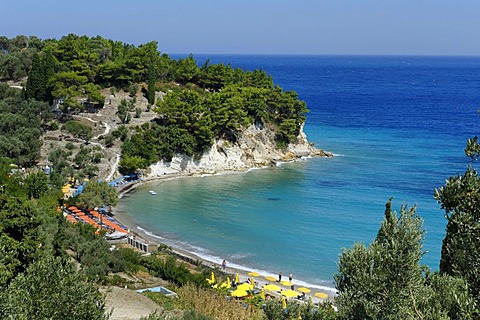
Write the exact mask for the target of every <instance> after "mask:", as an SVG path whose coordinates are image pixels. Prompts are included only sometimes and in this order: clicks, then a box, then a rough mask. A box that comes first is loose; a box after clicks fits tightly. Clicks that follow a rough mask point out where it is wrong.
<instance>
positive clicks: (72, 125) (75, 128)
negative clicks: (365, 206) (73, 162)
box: [62, 120, 93, 142]
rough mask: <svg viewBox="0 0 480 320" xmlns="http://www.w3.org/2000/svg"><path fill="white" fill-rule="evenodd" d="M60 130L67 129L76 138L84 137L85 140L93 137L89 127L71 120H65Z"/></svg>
mask: <svg viewBox="0 0 480 320" xmlns="http://www.w3.org/2000/svg"><path fill="white" fill-rule="evenodd" d="M62 130H64V131H67V132H68V133H70V134H71V135H73V136H74V137H76V138H80V139H84V140H85V141H87V142H88V141H89V140H90V139H91V138H92V137H93V132H92V128H91V127H89V126H87V125H85V124H82V123H80V122H77V121H73V120H70V121H67V122H66V123H65V124H64V125H63V127H62Z"/></svg>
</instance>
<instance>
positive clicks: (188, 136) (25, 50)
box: [0, 34, 308, 171]
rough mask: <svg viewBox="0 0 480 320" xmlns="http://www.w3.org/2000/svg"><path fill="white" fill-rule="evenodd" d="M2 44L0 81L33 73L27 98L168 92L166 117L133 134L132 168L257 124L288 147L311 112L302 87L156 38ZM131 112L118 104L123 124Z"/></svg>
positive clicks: (75, 101)
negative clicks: (168, 48)
mask: <svg viewBox="0 0 480 320" xmlns="http://www.w3.org/2000/svg"><path fill="white" fill-rule="evenodd" d="M0 44H1V50H0V80H2V79H3V80H20V79H23V78H24V77H25V76H26V75H28V80H27V82H26V87H25V91H24V95H25V97H26V98H27V99H35V100H37V101H47V102H49V103H50V104H51V103H53V102H54V101H55V102H56V103H57V102H59V103H60V104H59V105H58V106H59V107H60V108H61V109H62V110H64V111H69V112H75V111H76V110H79V109H85V108H89V109H90V108H99V107H102V106H103V104H104V103H105V98H104V97H103V96H102V94H101V93H100V89H101V88H107V87H117V88H123V89H125V90H132V88H135V86H137V88H138V84H141V88H142V90H143V92H144V94H145V96H146V98H147V99H148V102H149V103H150V104H151V105H155V92H156V91H159V90H161V91H163V92H165V93H167V94H166V95H165V97H164V98H163V99H158V100H157V105H158V108H157V109H156V110H157V111H158V113H159V119H158V120H157V121H155V122H152V123H151V124H149V125H145V126H142V127H141V128H138V132H137V133H135V134H134V135H133V136H132V137H131V138H128V139H126V141H125V145H124V147H123V148H122V151H123V161H122V165H124V169H125V171H132V168H131V167H132V165H134V166H137V167H140V168H144V167H146V166H148V165H150V164H151V163H153V162H156V161H158V160H159V159H163V160H167V161H168V160H170V159H171V158H172V155H173V154H174V153H177V152H178V153H184V154H187V155H190V156H193V155H196V156H199V155H201V154H202V153H203V152H204V151H206V150H207V149H208V148H209V147H211V145H212V144H213V141H214V139H215V138H225V139H228V140H230V141H233V142H234V141H236V139H237V138H238V134H239V132H240V131H241V130H242V129H243V128H245V127H247V126H250V125H252V124H255V125H257V126H261V127H263V126H267V127H269V128H270V129H272V130H274V132H275V133H276V140H277V143H278V146H279V147H280V148H285V147H286V146H287V144H288V143H290V142H295V141H296V138H297V136H298V133H299V131H300V128H301V125H302V124H303V123H304V122H305V113H306V112H307V111H308V110H307V109H306V106H305V103H304V102H303V101H300V100H299V99H298V97H297V95H296V93H295V92H290V91H286V92H285V91H283V90H282V89H281V88H280V87H278V86H276V85H274V84H273V81H272V79H271V77H270V76H268V75H267V74H266V73H265V72H263V71H259V70H256V71H247V72H246V71H243V70H241V69H234V68H232V67H231V66H230V65H223V64H215V65H211V64H210V63H209V62H208V61H207V62H205V63H204V64H203V65H202V66H201V67H200V66H198V64H197V62H196V61H195V59H194V58H193V56H189V57H188V58H185V59H179V60H178V61H176V60H172V59H170V57H169V56H168V55H166V54H162V53H160V52H159V51H158V50H157V43H156V42H149V43H146V44H144V45H140V46H138V47H136V46H133V45H129V44H125V43H122V42H119V41H113V40H108V39H104V38H102V37H99V36H97V37H92V38H89V37H86V36H76V35H73V34H70V35H68V36H65V37H62V38H61V39H60V40H55V39H47V40H40V39H38V38H36V37H24V36H19V37H16V38H13V39H8V38H5V37H2V38H1V39H0ZM20 60H21V61H22V62H23V63H21V64H20V63H19V61H20ZM133 91H134V93H136V89H133ZM128 111H130V110H128V108H127V106H126V105H122V108H120V107H119V110H118V115H119V117H120V119H121V120H122V122H123V123H128V122H129V121H130V118H131V114H130V112H128ZM139 112H141V111H140V110H136V115H137V116H138V114H139ZM77 129H78V128H77ZM82 134H87V137H86V140H87V141H88V138H89V137H90V138H91V136H88V133H82Z"/></svg>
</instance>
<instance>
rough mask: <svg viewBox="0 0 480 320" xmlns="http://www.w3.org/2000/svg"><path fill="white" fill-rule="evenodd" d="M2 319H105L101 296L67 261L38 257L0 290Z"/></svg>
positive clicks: (0, 314) (50, 257)
mask: <svg viewBox="0 0 480 320" xmlns="http://www.w3.org/2000/svg"><path fill="white" fill-rule="evenodd" d="M0 317H1V318H2V319H20V320H21V319H25V320H26V319H58V320H60V319H85V320H87V319H88V320H95V319H105V314H104V298H103V297H102V295H101V294H100V293H99V292H98V290H97V289H96V288H95V286H94V285H93V284H90V283H88V282H85V281H84V280H83V279H82V277H81V276H80V274H78V273H77V272H76V271H75V268H74V267H73V265H72V264H71V263H70V262H67V261H64V260H63V259H62V258H58V257H57V258H55V257H53V256H50V255H48V254H47V255H46V256H45V257H41V258H39V259H38V260H36V261H35V262H34V263H33V264H32V265H30V266H29V267H28V268H27V270H26V272H25V273H24V274H20V275H19V276H17V277H15V279H14V280H13V281H12V282H11V283H10V285H9V286H8V287H7V288H6V290H1V291H0Z"/></svg>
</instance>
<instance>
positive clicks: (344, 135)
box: [120, 56, 480, 287]
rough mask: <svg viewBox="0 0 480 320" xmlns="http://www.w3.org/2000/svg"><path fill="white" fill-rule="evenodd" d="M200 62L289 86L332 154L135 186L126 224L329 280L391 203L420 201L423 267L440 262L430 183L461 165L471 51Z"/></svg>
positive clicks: (475, 63)
mask: <svg viewBox="0 0 480 320" xmlns="http://www.w3.org/2000/svg"><path fill="white" fill-rule="evenodd" d="M205 58H207V57H203V56H202V57H199V60H201V59H205ZM209 58H210V60H211V62H212V63H215V62H227V63H228V62H230V63H231V64H232V65H233V66H239V67H243V68H247V69H254V68H263V69H265V70H266V71H267V72H268V73H270V74H271V75H272V76H273V77H274V80H275V82H276V83H279V84H280V86H282V87H283V88H284V89H290V90H296V91H297V92H298V93H299V96H300V98H301V99H303V100H305V101H306V102H307V106H308V107H309V109H310V110H311V112H310V114H309V115H308V120H307V124H306V127H305V131H306V133H307V136H308V138H309V140H310V141H312V142H315V144H316V146H317V147H319V148H322V149H325V150H329V151H331V152H333V153H334V154H335V155H336V156H335V157H334V158H330V159H327V158H316V159H308V160H304V161H300V162H296V163H288V164H283V165H280V166H278V167H274V168H268V169H260V170H252V171H250V172H247V173H243V174H231V175H221V176H207V177H197V178H183V179H177V180H172V181H164V182H161V183H157V184H153V185H148V186H142V187H140V188H139V189H138V191H137V192H135V193H133V194H130V195H128V196H127V197H126V198H125V199H124V200H123V201H122V202H121V205H120V208H121V209H122V210H125V211H126V213H124V214H123V216H122V217H123V218H124V219H125V220H127V221H128V222H129V224H130V225H132V226H133V225H134V226H138V228H141V229H142V230H146V231H148V232H149V233H150V234H152V235H155V236H157V237H159V239H161V240H162V241H163V242H166V243H167V244H170V245H173V246H181V247H183V248H184V249H186V250H188V251H191V252H193V253H196V254H197V255H200V256H201V257H203V258H205V259H207V260H211V261H215V262H217V263H220V262H221V261H222V260H223V259H226V260H227V261H228V263H229V265H230V266H236V267H240V268H243V269H246V270H258V271H261V272H262V273H264V274H265V273H272V274H276V273H278V272H282V273H283V274H289V273H293V274H294V279H296V280H297V283H298V284H302V283H306V284H309V285H315V286H319V287H323V286H327V287H332V286H333V282H332V279H333V274H334V273H335V272H336V262H337V260H338V256H339V254H340V253H341V251H342V248H348V247H350V246H351V245H352V244H353V243H354V242H355V241H361V242H365V243H369V242H370V241H372V240H373V239H374V237H375V235H376V232H377V230H378V227H379V224H380V222H381V220H382V218H383V212H384V205H385V203H386V201H387V200H388V199H389V198H390V197H393V198H394V200H393V203H394V208H395V209H396V210H399V208H400V206H401V205H402V204H407V203H408V204H409V205H417V212H418V213H419V214H420V215H421V216H422V217H423V219H424V220H425V223H424V227H425V229H426V231H427V234H426V239H425V245H424V250H425V251H426V254H425V256H424V258H423V263H425V264H427V265H429V266H430V267H431V268H432V269H437V268H438V263H439V259H440V249H441V241H442V239H443V237H444V230H445V224H446V222H445V219H444V217H443V212H442V211H441V210H440V208H439V205H438V204H436V203H435V200H434V199H433V190H434V188H437V187H440V186H441V185H442V184H443V183H444V181H445V179H447V178H448V177H449V176H451V175H455V174H460V173H462V172H463V171H464V170H465V168H466V165H467V163H468V162H467V159H466V158H465V156H464V155H463V148H464V146H465V140H466V139H467V138H468V137H470V136H472V135H474V134H475V133H477V132H478V131H477V130H478V128H479V124H480V117H479V116H477V114H476V109H477V108H478V105H479V101H480V81H479V79H480V77H479V75H480V58H445V57H437V58H429V57H314V56H311V57H310V56H300V57H294V56H210V57H209ZM149 190H155V191H156V192H157V195H156V196H152V195H150V194H149V193H148V191H149ZM139 230H140V229H139Z"/></svg>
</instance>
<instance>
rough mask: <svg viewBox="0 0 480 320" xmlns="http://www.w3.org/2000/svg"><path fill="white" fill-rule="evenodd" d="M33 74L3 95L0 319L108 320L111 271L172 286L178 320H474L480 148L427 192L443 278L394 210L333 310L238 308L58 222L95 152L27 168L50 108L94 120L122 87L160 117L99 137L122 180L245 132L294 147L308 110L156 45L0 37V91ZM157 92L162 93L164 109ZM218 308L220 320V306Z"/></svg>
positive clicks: (352, 263) (256, 83) (411, 218)
mask: <svg viewBox="0 0 480 320" xmlns="http://www.w3.org/2000/svg"><path fill="white" fill-rule="evenodd" d="M27 76H28V79H27V80H26V82H25V89H24V90H20V89H18V88H11V87H9V86H8V85H5V84H0V318H2V319H8V318H10V319H67V318H72V319H104V318H105V313H104V312H105V310H104V309H105V305H104V300H103V297H102V295H101V294H100V293H99V291H98V284H120V285H122V286H123V285H125V284H128V280H126V279H125V278H122V277H120V276H118V275H113V276H112V273H116V272H126V273H128V274H130V275H135V274H136V273H137V272H138V271H140V270H141V271H143V272H149V273H151V274H153V275H156V276H159V277H162V278H164V279H166V280H169V281H170V282H171V283H172V285H174V286H177V288H176V289H177V292H178V293H179V294H180V295H181V298H180V299H179V300H178V301H177V302H176V303H178V304H176V305H175V306H174V307H177V308H181V309H185V310H193V311H191V312H186V313H185V314H184V315H183V317H182V316H181V317H180V318H183V319H211V318H215V317H217V318H222V317H225V318H228V319H236V318H235V316H234V315H239V317H238V319H245V318H249V319H254V318H257V319H258V318H264V319H298V318H299V316H300V317H301V318H302V319H379V320H380V319H479V318H480V314H479V306H480V268H479V266H480V251H479V250H480V249H479V248H480V224H479V219H480V209H479V208H480V206H479V199H480V177H479V176H478V172H477V170H476V169H475V161H476V160H477V159H478V157H479V155H480V143H479V142H478V138H477V137H475V138H472V139H469V140H468V142H467V147H466V149H465V153H466V155H467V156H468V157H470V158H471V160H472V162H471V164H470V165H469V166H468V167H467V169H466V172H465V173H464V174H463V175H459V176H454V177H451V178H449V179H448V180H447V181H446V183H445V185H444V186H441V187H439V188H438V189H436V190H435V192H434V197H435V199H436V200H437V201H438V203H439V205H440V206H441V208H442V209H444V210H445V217H446V219H447V226H446V231H447V232H446V237H445V239H444V241H443V246H442V257H441V261H440V270H439V272H431V271H430V270H428V268H427V267H426V266H423V265H421V257H422V255H423V251H422V244H423V236H424V232H425V230H423V227H422V221H421V219H420V218H419V217H418V216H417V215H416V208H415V207H408V206H402V207H401V208H400V211H399V212H398V213H397V212H395V211H393V210H392V204H391V201H389V202H388V203H387V205H386V210H385V219H384V221H383V222H382V224H381V226H380V229H379V232H378V234H377V237H376V239H375V240H374V241H373V242H372V243H370V244H369V245H365V244H355V245H354V246H353V247H352V248H350V249H345V250H344V251H343V253H342V254H341V256H340V258H339V267H338V273H337V274H336V275H335V283H336V286H337V289H338V291H339V296H338V297H337V298H336V300H335V304H336V305H337V307H338V312H333V311H332V309H331V308H330V305H328V304H326V305H324V306H320V308H316V307H315V308H314V307H313V306H312V305H310V304H306V305H296V304H290V305H289V307H288V310H284V309H283V308H282V306H281V304H280V303H279V302H278V301H277V302H274V301H272V302H268V303H265V306H264V307H263V310H261V309H260V308H259V307H260V306H259V305H260V303H259V300H258V299H255V298H254V299H252V300H251V301H250V300H249V301H247V302H248V306H249V307H248V308H246V309H245V308H244V307H243V306H241V308H238V305H237V304H228V302H227V301H226V300H225V299H224V295H223V294H222V292H220V293H218V292H213V291H212V290H211V289H209V288H206V287H205V282H204V281H203V280H204V279H205V277H206V276H207V275H206V274H205V270H201V269H198V270H195V272H191V271H190V270H189V269H188V268H186V267H185V265H183V264H179V263H178V262H176V261H175V259H173V258H168V257H166V256H165V255H164V254H159V255H154V256H153V257H140V255H139V254H138V253H136V252H133V251H132V250H129V249H120V250H113V251H110V250H109V244H108V243H107V242H106V241H105V240H104V239H103V238H102V235H101V234H100V235H97V234H95V232H94V231H95V230H93V229H92V228H91V227H89V226H84V225H81V224H76V225H71V224H69V223H67V222H66V221H65V219H64V218H63V217H62V215H61V214H59V212H58V211H57V208H58V207H59V206H60V205H62V204H63V199H62V194H61V192H60V191H59V189H58V187H59V186H61V185H63V184H64V183H65V182H66V178H67V177H74V178H78V179H81V178H84V177H91V176H94V175H95V171H96V170H95V163H98V162H99V161H101V158H102V156H101V148H100V147H89V146H87V145H82V146H81V147H79V148H78V149H77V150H75V151H76V152H75V154H74V153H73V150H74V149H76V148H77V147H76V146H75V145H73V144H67V147H66V148H65V149H55V148H53V151H52V152H51V153H50V154H49V158H48V160H49V162H50V163H51V164H52V169H53V170H52V172H51V174H50V175H48V176H47V175H45V174H44V173H43V172H42V171H37V170H35V169H34V167H33V164H35V163H36V161H38V158H39V153H40V147H41V137H42V134H43V133H44V132H45V131H46V130H57V129H59V127H60V126H58V125H57V126H56V125H55V124H56V122H52V119H53V114H54V113H52V112H51V109H50V108H49V104H52V103H54V102H59V101H60V102H61V103H60V104H59V105H57V104H55V103H54V106H59V107H60V109H62V110H63V111H64V112H75V111H77V110H79V109H85V108H89V109H96V108H100V107H102V105H103V104H104V97H103V96H102V95H101V94H100V89H102V88H108V87H110V88H111V87H112V86H115V87H117V88H123V89H125V90H127V91H129V92H131V97H132V101H133V99H134V97H135V95H136V93H137V92H138V90H142V91H143V93H144V94H145V96H146V98H147V99H148V101H149V103H150V104H151V107H152V108H156V111H157V112H158V118H157V119H156V120H155V121H153V122H151V123H146V124H144V125H142V126H140V127H137V128H135V130H134V131H135V132H134V133H133V134H131V133H129V130H128V128H127V127H126V126H121V127H120V128H119V129H117V130H115V131H113V132H112V133H111V134H110V135H109V136H108V137H105V144H106V145H107V146H108V145H109V144H110V143H113V142H114V141H115V139H120V140H121V141H123V142H124V144H123V148H122V150H123V159H122V165H123V167H124V169H125V170H126V171H133V170H135V169H136V168H141V167H145V166H147V165H148V164H150V163H152V162H155V161H157V160H158V159H165V160H169V159H171V157H172V156H173V154H174V153H176V152H183V153H186V154H188V155H192V156H196V155H199V154H201V153H202V152H204V151H205V150H207V149H208V148H209V146H211V144H212V142H213V139H215V138H219V137H221V138H225V139H228V140H230V141H235V140H236V139H237V138H238V134H239V131H240V130H241V129H242V128H244V127H246V126H249V125H256V126H259V127H269V128H271V129H273V130H274V132H276V135H277V141H278V145H279V146H280V147H283V146H285V145H286V144H287V143H289V142H292V141H294V140H295V138H296V135H297V134H298V130H299V128H300V125H301V124H302V123H303V122H304V120H305V112H306V111H307V110H306V108H305V104H304V103H303V102H302V101H300V100H298V97H297V96H296V94H295V93H293V92H284V91H282V89H281V88H279V87H277V86H275V85H274V84H273V82H272V79H271V78H270V77H269V76H267V75H266V74H265V72H262V71H253V72H245V71H242V70H239V69H234V68H232V67H231V66H228V65H210V64H209V63H208V62H207V63H205V64H204V65H203V66H198V65H197V63H196V61H195V60H194V59H193V57H192V56H190V57H188V58H185V59H180V60H178V61H175V60H171V59H170V58H169V57H168V56H167V55H165V54H161V53H160V52H158V51H157V45H156V43H155V42H150V43H147V44H145V45H141V46H138V47H136V46H133V45H127V44H124V43H121V42H118V41H112V40H107V39H103V38H101V37H94V38H88V37H79V36H75V35H68V36H66V37H63V38H62V39H60V40H55V39H47V40H40V39H38V38H36V37H25V36H18V37H15V38H13V39H8V38H6V37H0V80H3V81H5V80H15V81H18V80H22V81H24V79H25V77H27ZM115 90H116V89H112V90H111V92H112V93H114V92H115ZM158 91H162V92H163V93H164V95H163V98H162V99H158V95H156V94H155V93H156V92H158ZM133 106H134V102H131V101H125V102H124V103H122V104H121V106H119V107H120V108H119V110H118V111H119V112H118V116H119V119H120V120H121V122H122V123H125V124H128V122H129V121H130V120H131V118H130V112H133V110H134V108H133ZM54 111H55V112H56V113H57V114H58V113H59V112H58V111H57V110H54ZM59 119H60V118H59ZM60 121H61V122H63V125H62V126H61V129H62V130H63V132H68V133H69V134H71V135H72V136H74V137H77V138H78V139H81V140H83V141H86V142H88V141H89V139H91V138H92V131H91V129H90V128H88V126H85V125H83V124H82V123H80V122H76V121H71V119H69V118H66V120H65V121H63V120H61V119H60ZM18 166H25V167H26V168H27V172H26V173H25V172H23V171H22V170H19V169H18ZM70 201H71V203H76V204H78V205H79V206H82V207H83V206H84V207H92V206H98V207H99V206H101V205H102V204H105V205H115V203H116V201H117V194H116V192H115V191H114V190H112V189H111V188H110V187H109V186H108V185H107V184H106V183H95V182H90V183H88V184H87V185H86V186H85V190H84V193H83V194H82V195H81V196H79V197H77V198H75V199H70ZM189 294H190V296H189ZM152 298H154V299H158V301H160V302H161V303H162V304H164V305H166V306H168V303H171V302H166V301H164V300H162V299H161V298H159V297H158V296H155V295H154V294H152ZM224 303H225V304H224ZM219 305H221V308H220V309H221V310H222V312H223V313H218V310H217V309H216V308H215V306H219ZM241 310H243V311H241ZM245 310H249V311H250V313H247V312H245ZM242 312H243V313H242ZM163 318H164V315H161V314H158V315H151V316H150V317H149V319H163Z"/></svg>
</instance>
